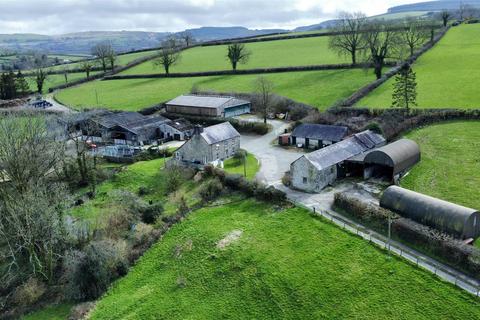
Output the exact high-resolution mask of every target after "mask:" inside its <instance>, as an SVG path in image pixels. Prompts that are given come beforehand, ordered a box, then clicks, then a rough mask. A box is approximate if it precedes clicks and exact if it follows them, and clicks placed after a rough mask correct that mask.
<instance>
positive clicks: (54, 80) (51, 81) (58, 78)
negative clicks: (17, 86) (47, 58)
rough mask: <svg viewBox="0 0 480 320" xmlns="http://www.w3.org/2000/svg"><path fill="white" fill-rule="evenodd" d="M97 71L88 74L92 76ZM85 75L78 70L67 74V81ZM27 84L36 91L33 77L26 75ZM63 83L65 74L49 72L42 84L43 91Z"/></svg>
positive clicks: (78, 78)
mask: <svg viewBox="0 0 480 320" xmlns="http://www.w3.org/2000/svg"><path fill="white" fill-rule="evenodd" d="M97 73H98V72H90V76H93V75H94V74H97ZM85 77H86V74H85V73H84V72H78V73H69V74H68V82H73V81H76V80H80V79H83V78H85ZM26 79H27V82H28V86H29V87H30V90H32V91H33V92H36V91H37V84H36V83H35V78H34V77H26ZM64 83H65V76H64V75H63V74H50V75H48V76H47V80H45V84H44V86H43V92H44V93H46V92H48V89H50V88H52V87H56V86H59V85H62V84H64Z"/></svg>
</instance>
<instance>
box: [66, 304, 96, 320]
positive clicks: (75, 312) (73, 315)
mask: <svg viewBox="0 0 480 320" xmlns="http://www.w3.org/2000/svg"><path fill="white" fill-rule="evenodd" d="M93 307H95V302H84V303H80V304H77V305H76V306H73V307H72V309H71V310H70V315H69V316H68V320H83V319H86V316H87V314H88V313H89V312H90V310H92V309H93Z"/></svg>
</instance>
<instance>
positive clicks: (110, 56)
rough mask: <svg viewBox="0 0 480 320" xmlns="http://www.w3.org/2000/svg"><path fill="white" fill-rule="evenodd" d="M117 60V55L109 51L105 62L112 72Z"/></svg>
mask: <svg viewBox="0 0 480 320" xmlns="http://www.w3.org/2000/svg"><path fill="white" fill-rule="evenodd" d="M116 60H117V55H116V54H115V51H114V50H111V51H110V52H109V53H108V56H107V61H108V63H109V64H110V69H111V70H112V71H113V70H114V69H115V61H116Z"/></svg>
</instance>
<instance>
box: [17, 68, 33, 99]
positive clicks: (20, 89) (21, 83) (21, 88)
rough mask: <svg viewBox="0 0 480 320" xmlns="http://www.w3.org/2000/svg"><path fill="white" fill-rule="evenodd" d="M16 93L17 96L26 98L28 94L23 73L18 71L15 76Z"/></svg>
mask: <svg viewBox="0 0 480 320" xmlns="http://www.w3.org/2000/svg"><path fill="white" fill-rule="evenodd" d="M15 80H16V85H17V93H18V95H19V96H26V95H27V94H29V93H30V87H29V85H28V82H27V80H26V79H25V76H24V75H23V73H22V72H21V71H20V70H19V71H18V73H17V76H16V79H15Z"/></svg>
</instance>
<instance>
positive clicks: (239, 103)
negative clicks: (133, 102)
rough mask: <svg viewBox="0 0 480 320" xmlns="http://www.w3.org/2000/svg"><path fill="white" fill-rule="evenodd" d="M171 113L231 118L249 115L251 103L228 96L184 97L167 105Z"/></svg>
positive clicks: (166, 107) (177, 98)
mask: <svg viewBox="0 0 480 320" xmlns="http://www.w3.org/2000/svg"><path fill="white" fill-rule="evenodd" d="M165 109H166V110H167V112H170V113H177V114H185V115H191V116H200V117H219V118H229V117H234V116H238V115H241V114H245V113H249V112H250V109H251V103H250V102H249V101H247V100H241V99H237V98H234V97H228V96H202V95H182V96H179V97H176V98H175V99H172V100H170V101H168V102H167V103H165Z"/></svg>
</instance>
